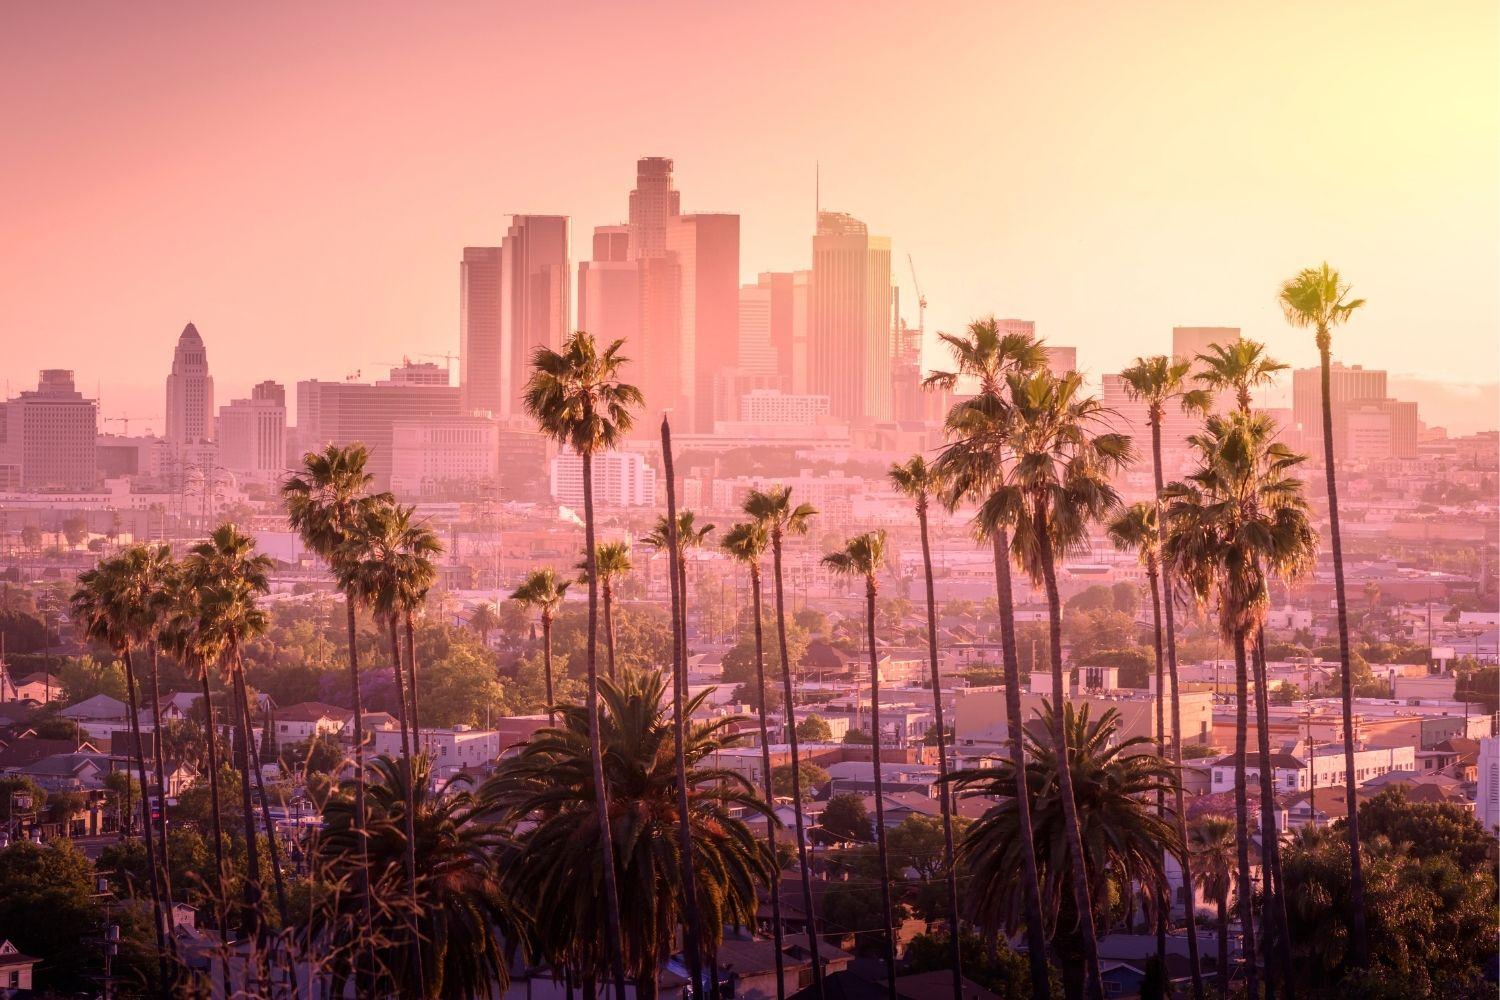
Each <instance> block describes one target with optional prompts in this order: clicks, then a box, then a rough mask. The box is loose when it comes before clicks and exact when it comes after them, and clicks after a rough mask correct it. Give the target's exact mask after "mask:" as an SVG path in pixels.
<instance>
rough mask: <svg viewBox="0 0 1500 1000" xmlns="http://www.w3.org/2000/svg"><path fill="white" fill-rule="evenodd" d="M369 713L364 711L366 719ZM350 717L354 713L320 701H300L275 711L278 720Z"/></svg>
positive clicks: (303, 720) (340, 719)
mask: <svg viewBox="0 0 1500 1000" xmlns="http://www.w3.org/2000/svg"><path fill="white" fill-rule="evenodd" d="M370 714H371V713H366V714H365V718H367V719H368V718H369V717H370ZM352 718H354V713H353V712H352V711H350V710H349V709H347V708H341V707H340V706H338V705H329V704H327V703H326V702H321V701H302V702H298V703H297V704H295V705H288V706H287V707H286V708H282V709H277V711H276V720H277V721H278V722H317V721H318V720H320V719H332V720H334V721H336V722H348V721H349V720H350V719H352Z"/></svg>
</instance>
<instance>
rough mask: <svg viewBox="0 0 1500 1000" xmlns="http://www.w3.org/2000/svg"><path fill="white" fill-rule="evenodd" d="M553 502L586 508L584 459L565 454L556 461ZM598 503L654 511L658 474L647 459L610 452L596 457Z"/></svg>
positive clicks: (596, 501) (554, 463) (565, 452)
mask: <svg viewBox="0 0 1500 1000" xmlns="http://www.w3.org/2000/svg"><path fill="white" fill-rule="evenodd" d="M552 499H554V500H556V501H557V502H558V503H561V504H567V505H568V506H570V507H581V506H582V505H583V459H582V458H581V457H579V455H578V454H577V453H576V452H573V451H564V452H561V453H559V454H558V456H557V457H556V458H554V459H553V460H552ZM594 502H595V503H597V504H599V505H601V506H604V507H654V506H655V505H656V470H655V469H654V468H652V467H651V465H650V464H649V463H647V461H646V459H645V457H644V456H642V455H639V454H637V453H636V452H630V451H609V452H604V453H603V454H599V455H595V456H594Z"/></svg>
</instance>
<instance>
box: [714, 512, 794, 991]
mask: <svg viewBox="0 0 1500 1000" xmlns="http://www.w3.org/2000/svg"><path fill="white" fill-rule="evenodd" d="M768 544H770V538H769V537H768V536H767V534H766V529H765V527H764V526H763V525H761V524H758V523H755V522H752V521H742V522H740V523H738V524H736V525H734V527H732V528H730V529H729V531H728V532H726V533H725V535H724V538H723V540H722V541H721V542H720V543H719V545H720V547H721V548H723V550H724V551H725V552H727V553H729V556H730V558H732V559H734V560H735V561H736V562H739V563H742V564H743V565H744V566H745V567H746V568H747V569H748V570H749V571H750V606H751V608H752V611H753V613H754V615H755V698H756V708H757V711H756V719H757V721H758V722H759V723H760V770H761V777H762V779H763V781H764V784H765V793H764V794H765V800H766V802H767V803H768V804H771V803H775V801H776V793H775V788H774V787H773V786H774V782H773V781H772V780H771V733H770V727H769V725H767V723H766V654H765V642H764V634H763V628H762V625H761V622H762V620H763V616H762V613H761V593H762V590H761V581H760V561H761V559H762V558H763V557H764V556H765V554H766V546H767V545H768ZM766 848H767V853H768V854H769V856H770V857H771V858H772V860H773V861H775V860H776V859H777V858H778V857H779V855H778V854H777V853H776V823H775V821H774V820H773V819H770V818H767V820H766ZM770 888H771V934H772V937H773V940H774V943H775V951H776V954H775V956H774V957H775V959H776V1000H786V973H785V956H784V954H783V950H782V949H783V947H784V944H785V928H784V927H783V926H782V923H781V873H780V871H777V872H776V874H775V876H774V877H773V878H772V879H771V887H770Z"/></svg>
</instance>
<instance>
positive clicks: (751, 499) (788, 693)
mask: <svg viewBox="0 0 1500 1000" xmlns="http://www.w3.org/2000/svg"><path fill="white" fill-rule="evenodd" d="M745 513H746V514H747V515H749V517H750V521H751V523H752V524H755V525H757V526H758V527H759V528H760V529H761V530H762V531H764V532H765V533H766V535H767V537H768V538H770V540H771V575H772V583H773V584H774V586H775V588H776V642H777V648H778V650H779V651H780V653H781V695H782V700H783V703H784V706H785V712H786V739H787V743H788V744H789V745H790V748H791V751H792V760H791V769H792V816H793V817H794V820H795V826H796V830H797V865H798V869H799V871H800V872H801V875H802V899H803V903H804V905H805V909H806V912H807V946H808V952H809V953H810V954H811V955H812V973H813V987H814V991H815V992H816V993H817V995H818V1000H823V997H824V992H823V961H822V958H821V954H822V953H821V952H820V951H819V950H818V931H817V915H816V913H815V907H814V906H813V894H812V868H811V866H810V865H809V864H808V858H807V831H806V825H805V822H804V820H803V816H802V753H801V749H800V748H799V747H798V746H797V706H796V699H795V696H794V693H793V691H792V665H791V662H790V659H789V654H788V653H787V643H786V590H785V586H784V582H783V578H782V571H781V554H782V551H781V550H782V544H783V542H784V541H785V539H786V536H787V535H805V534H807V528H808V522H810V521H811V520H812V519H813V516H814V515H816V514H817V510H816V509H815V508H814V507H813V506H812V505H811V504H805V503H804V504H797V505H796V506H793V505H792V488H791V487H790V486H772V487H771V488H770V489H766V490H751V491H750V493H749V495H748V496H746V497H745ZM761 706H762V711H764V706H765V699H761Z"/></svg>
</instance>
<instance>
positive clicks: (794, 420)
mask: <svg viewBox="0 0 1500 1000" xmlns="http://www.w3.org/2000/svg"><path fill="white" fill-rule="evenodd" d="M829 406H830V404H829V400H828V397H827V396H820V395H799V394H796V393H790V392H779V391H777V390H776V389H752V390H751V391H749V392H747V393H745V394H744V395H742V396H741V397H740V422H741V423H746V424H815V423H817V422H818V419H819V418H821V417H826V416H828V413H829Z"/></svg>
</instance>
